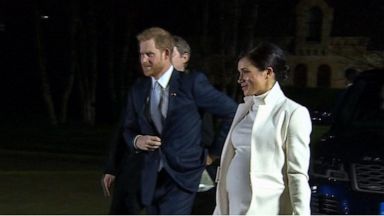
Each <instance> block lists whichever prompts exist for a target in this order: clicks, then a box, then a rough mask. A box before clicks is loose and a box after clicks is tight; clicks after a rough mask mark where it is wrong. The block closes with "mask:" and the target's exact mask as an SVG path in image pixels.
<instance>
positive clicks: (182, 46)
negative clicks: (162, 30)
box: [173, 35, 191, 55]
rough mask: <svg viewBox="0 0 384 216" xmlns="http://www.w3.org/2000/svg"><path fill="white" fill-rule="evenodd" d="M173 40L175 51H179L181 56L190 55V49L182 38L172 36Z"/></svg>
mask: <svg viewBox="0 0 384 216" xmlns="http://www.w3.org/2000/svg"><path fill="white" fill-rule="evenodd" d="M173 40H174V42H175V47H176V48H177V51H179V53H180V54H181V55H183V54H185V53H188V54H189V55H191V47H190V46H189V44H188V43H187V41H185V40H184V39H183V38H182V37H180V36H177V35H174V36H173Z"/></svg>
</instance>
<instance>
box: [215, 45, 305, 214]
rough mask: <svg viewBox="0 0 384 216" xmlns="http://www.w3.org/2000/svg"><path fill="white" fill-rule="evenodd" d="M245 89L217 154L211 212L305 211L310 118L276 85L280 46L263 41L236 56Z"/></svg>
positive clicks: (281, 74) (282, 74)
mask: <svg viewBox="0 0 384 216" xmlns="http://www.w3.org/2000/svg"><path fill="white" fill-rule="evenodd" d="M238 71H239V79H238V83H239V84H240V86H241V89H242V91H243V93H244V96H245V97H244V101H245V102H244V103H242V104H240V105H239V107H238V109H237V112H236V116H235V118H234V120H233V123H232V126H231V129H230V132H229V133H228V136H227V140H226V142H225V145H224V148H223V153H222V156H221V163H220V169H219V172H218V176H217V181H218V186H217V193H216V208H215V212H214V214H237V215H239V214H263V215H277V214H302V215H309V214H310V188H309V185H308V174H307V173H308V167H309V157H310V151H309V140H310V133H311V129H312V127H311V120H310V116H309V113H308V110H307V109H306V108H305V107H304V106H301V105H299V104H298V103H296V102H294V101H292V100H290V99H288V98H287V97H286V96H285V95H284V93H283V92H282V90H281V89H280V86H279V81H280V80H283V79H285V78H286V74H287V71H288V66H287V65H286V61H285V56H284V52H283V51H282V50H281V49H280V48H279V47H277V46H276V45H273V44H270V43H262V44H260V45H259V46H257V47H256V48H254V49H252V50H251V51H249V52H248V53H246V54H244V55H243V56H242V57H241V58H240V60H239V62H238Z"/></svg>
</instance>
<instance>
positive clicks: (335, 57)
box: [286, 0, 384, 88]
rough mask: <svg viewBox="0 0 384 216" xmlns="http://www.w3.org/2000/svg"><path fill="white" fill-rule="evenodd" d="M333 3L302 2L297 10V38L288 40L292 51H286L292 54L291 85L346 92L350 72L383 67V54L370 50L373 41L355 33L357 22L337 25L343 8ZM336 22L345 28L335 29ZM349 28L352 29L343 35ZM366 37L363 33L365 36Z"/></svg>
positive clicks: (290, 59) (290, 63) (307, 0)
mask: <svg viewBox="0 0 384 216" xmlns="http://www.w3.org/2000/svg"><path fill="white" fill-rule="evenodd" d="M331 3H332V1H328V2H327V1H325V0H300V1H298V3H297V5H296V7H295V16H296V17H295V22H296V23H295V24H296V25H295V30H294V34H295V35H294V36H293V37H292V38H290V39H286V41H289V42H288V44H290V48H289V49H288V48H286V49H287V50H289V51H290V52H289V55H288V64H289V65H290V67H291V74H290V76H289V77H290V78H289V80H288V82H287V84H288V85H293V86H298V87H326V88H328V87H330V88H343V87H344V86H345V84H346V79H345V71H346V70H347V69H349V68H354V69H356V70H358V71H361V70H365V69H368V68H373V67H383V59H384V54H383V52H382V51H377V50H374V49H370V48H369V43H370V38H369V37H366V36H359V35H358V34H359V33H360V32H359V31H354V30H356V29H351V28H354V27H353V19H352V20H350V22H352V24H351V23H349V24H344V23H342V22H341V20H338V22H336V20H335V17H334V13H335V10H337V9H339V8H337V7H336V6H337V5H334V6H332V5H331ZM337 18H339V19H342V18H343V17H341V16H339V17H337ZM335 22H336V23H339V24H340V23H341V24H342V25H344V27H340V25H338V26H335V25H334V24H335ZM346 22H348V21H347V20H346ZM348 25H351V26H350V27H349V28H350V29H346V31H344V32H340V31H343V29H345V28H348ZM356 28H358V27H357V26H356ZM375 28H379V26H378V27H375ZM348 31H349V32H354V33H353V34H351V33H349V32H348ZM364 33H365V32H361V35H364ZM343 35H344V36H343ZM351 35H352V36H351ZM356 35H357V36H356Z"/></svg>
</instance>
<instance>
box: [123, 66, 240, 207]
mask: <svg viewBox="0 0 384 216" xmlns="http://www.w3.org/2000/svg"><path fill="white" fill-rule="evenodd" d="M169 85H170V88H169V104H168V111H167V117H166V119H165V122H164V125H163V131H162V134H158V132H157V131H156V129H155V127H154V125H153V123H152V121H151V117H150V113H149V110H150V108H149V107H150V105H149V104H150V101H149V100H150V97H149V95H150V90H151V79H150V78H149V77H146V78H143V79H139V80H137V81H136V82H135V84H134V85H133V86H132V89H131V91H130V93H129V94H128V101H127V108H126V110H125V117H124V118H125V119H124V124H123V125H124V126H123V137H124V140H125V143H126V145H127V146H128V149H130V150H132V151H134V150H135V149H134V146H133V140H134V138H135V137H136V136H137V135H157V136H159V137H160V138H161V140H162V145H161V148H160V149H159V150H156V151H153V152H149V151H142V152H139V153H138V154H143V164H142V169H141V196H142V202H143V204H144V205H148V204H150V202H151V200H152V195H153V193H154V190H155V186H156V178H157V173H158V168H159V163H160V158H161V159H162V160H163V163H164V169H165V170H166V172H167V173H168V174H169V175H170V176H171V178H172V179H173V180H174V182H175V183H176V184H178V185H179V186H180V187H182V188H184V189H185V190H188V191H197V189H198V185H199V182H200V177H201V173H202V171H203V169H204V167H205V158H206V151H204V146H202V145H201V143H202V142H201V137H202V135H201V133H202V119H201V115H200V112H199V109H203V110H205V111H207V112H209V113H212V114H214V115H215V116H217V117H218V118H221V119H222V120H223V121H222V124H221V128H220V131H219V133H218V136H217V137H216V139H215V141H214V143H213V145H212V146H211V147H210V150H209V151H210V153H212V154H214V155H220V153H221V149H222V145H223V143H224V140H225V138H226V135H227V132H228V130H229V127H230V124H231V122H232V119H233V117H234V115H235V112H236V108H237V104H236V103H235V102H234V101H233V100H232V99H230V98H229V97H228V96H226V95H225V94H223V93H221V92H219V91H218V90H216V89H215V88H214V87H213V86H212V85H211V84H210V83H209V81H208V79H207V78H206V76H205V75H204V74H203V73H200V72H191V73H188V74H186V73H181V72H178V71H176V70H174V71H173V73H172V76H171V79H170V81H169Z"/></svg>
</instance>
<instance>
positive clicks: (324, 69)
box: [317, 65, 331, 87]
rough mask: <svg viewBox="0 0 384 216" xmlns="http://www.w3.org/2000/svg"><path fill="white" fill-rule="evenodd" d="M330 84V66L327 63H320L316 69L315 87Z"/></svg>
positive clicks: (328, 85)
mask: <svg viewBox="0 0 384 216" xmlns="http://www.w3.org/2000/svg"><path fill="white" fill-rule="evenodd" d="M330 86H331V68H330V67H329V66H328V65H320V66H319V68H318V70H317V87H330Z"/></svg>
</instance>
